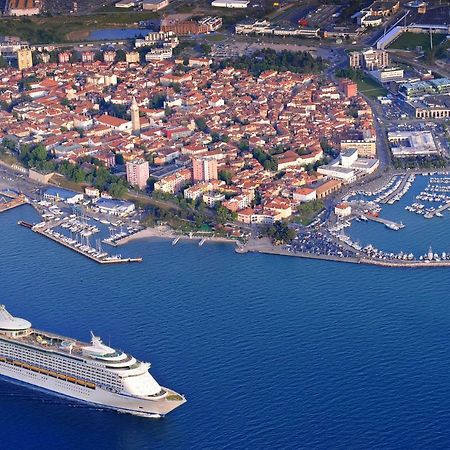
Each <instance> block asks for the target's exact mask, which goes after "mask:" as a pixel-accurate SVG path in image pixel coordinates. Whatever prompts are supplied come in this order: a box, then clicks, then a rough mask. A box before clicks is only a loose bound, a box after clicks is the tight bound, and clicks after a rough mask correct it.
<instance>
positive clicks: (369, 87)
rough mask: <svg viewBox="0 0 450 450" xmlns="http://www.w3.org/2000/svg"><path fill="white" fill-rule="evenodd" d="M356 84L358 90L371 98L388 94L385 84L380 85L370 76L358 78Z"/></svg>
mask: <svg viewBox="0 0 450 450" xmlns="http://www.w3.org/2000/svg"><path fill="white" fill-rule="evenodd" d="M356 84H357V85H358V91H359V92H361V93H362V94H364V95H366V96H367V97H370V98H377V97H380V96H384V95H386V94H387V90H386V89H385V88H384V87H383V86H380V85H379V84H378V83H377V82H376V81H375V80H372V78H369V77H368V76H365V77H364V78H361V79H358V80H356Z"/></svg>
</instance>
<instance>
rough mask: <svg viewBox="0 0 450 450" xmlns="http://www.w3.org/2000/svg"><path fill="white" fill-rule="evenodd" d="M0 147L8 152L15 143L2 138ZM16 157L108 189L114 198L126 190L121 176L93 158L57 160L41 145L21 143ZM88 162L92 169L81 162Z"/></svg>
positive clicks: (26, 164) (25, 163)
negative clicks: (71, 160) (72, 160)
mask: <svg viewBox="0 0 450 450" xmlns="http://www.w3.org/2000/svg"><path fill="white" fill-rule="evenodd" d="M2 147H3V149H5V150H8V151H10V152H16V151H17V149H16V144H15V142H14V141H12V140H10V139H7V138H5V139H3V141H2ZM18 158H19V160H20V162H21V163H22V164H23V165H24V166H25V167H33V168H36V169H38V170H42V171H44V172H58V173H60V174H61V175H64V176H65V177H66V178H67V179H68V180H70V181H74V182H75V183H86V184H90V185H93V186H95V187H97V188H98V189H100V190H101V191H108V192H109V194H110V195H112V196H113V197H116V198H120V197H123V196H124V195H125V194H126V192H127V188H128V187H127V183H126V181H125V180H124V179H123V178H120V177H118V176H116V175H113V174H112V173H111V172H110V171H109V170H108V169H107V168H106V167H104V166H103V165H102V164H101V162H100V161H98V160H97V159H95V158H92V157H87V158H81V159H80V160H79V161H78V163H77V164H73V163H70V162H68V161H61V162H58V161H56V160H55V159H54V156H53V155H52V154H51V153H49V152H47V150H46V149H45V147H44V146H43V145H40V144H38V145H28V144H25V145H21V146H20V148H19V150H18ZM84 162H87V163H90V166H91V168H92V170H84V169H83V168H82V166H81V164H82V163H84Z"/></svg>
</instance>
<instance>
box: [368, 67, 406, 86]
mask: <svg viewBox="0 0 450 450" xmlns="http://www.w3.org/2000/svg"><path fill="white" fill-rule="evenodd" d="M370 75H371V76H372V77H373V78H375V79H376V80H377V81H378V82H379V83H389V82H391V81H403V78H404V70H403V69H400V68H398V67H389V68H386V69H379V70H372V71H370Z"/></svg>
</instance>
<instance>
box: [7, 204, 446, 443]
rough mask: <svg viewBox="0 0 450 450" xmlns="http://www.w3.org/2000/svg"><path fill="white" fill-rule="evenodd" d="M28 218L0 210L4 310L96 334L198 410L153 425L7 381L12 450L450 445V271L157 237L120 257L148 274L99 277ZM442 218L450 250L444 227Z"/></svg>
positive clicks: (103, 272)
mask: <svg viewBox="0 0 450 450" xmlns="http://www.w3.org/2000/svg"><path fill="white" fill-rule="evenodd" d="M400 209H402V208H400ZM447 214H449V213H447ZM393 218H395V217H393ZM417 218H418V219H421V220H422V221H424V219H423V218H422V217H417ZM19 219H25V220H27V219H28V220H30V221H36V219H37V217H36V216H35V213H34V211H33V210H32V209H31V208H28V207H22V208H19V209H16V210H12V211H9V212H6V213H3V214H0V230H1V237H0V270H1V280H2V281H1V283H2V285H1V286H2V289H1V300H0V301H1V302H2V303H5V304H7V306H8V308H9V310H10V311H11V312H12V313H14V314H16V315H18V316H19V317H25V318H27V319H29V320H30V321H31V322H32V323H33V324H34V326H36V327H40V328H43V329H47V330H52V331H55V332H60V333H62V334H65V335H68V336H74V337H77V338H80V339H87V338H88V333H89V330H93V331H94V332H95V333H97V334H99V335H101V336H102V337H103V338H104V340H105V341H106V342H109V341H110V342H111V345H113V346H116V347H119V348H122V349H124V350H126V351H127V352H130V353H131V354H133V355H135V356H136V357H139V358H141V359H144V360H147V361H150V362H151V363H152V365H153V367H152V373H153V374H154V376H155V377H156V379H157V380H158V381H159V382H160V383H161V384H163V385H167V386H169V387H171V388H173V389H175V390H177V391H179V392H181V393H184V394H185V395H186V396H187V399H188V403H187V404H185V405H183V406H182V407H180V408H179V409H177V410H175V411H174V412H173V413H171V414H169V415H168V416H167V417H166V418H164V419H162V420H157V421H152V420H148V419H142V418H139V417H133V416H130V415H122V414H118V413H115V412H111V411H100V410H98V409H96V408H95V407H93V406H89V405H84V404H82V403H78V402H76V401H73V400H67V399H63V398H59V397H56V396H52V395H48V394H45V393H43V392H40V391H37V390H32V389H29V388H26V387H24V386H21V385H15V384H12V383H9V382H6V381H3V380H0V410H1V411H2V421H1V432H2V440H1V444H0V446H1V448H5V449H12V448H27V449H48V448H63V449H86V448H96V449H244V448H249V447H252V448H257V449H266V448H267V449H269V448H270V449H274V448H283V449H298V448H302V449H372V448H373V449H407V448H414V449H430V448H433V449H444V448H448V447H449V446H450V427H449V423H450V345H449V342H450V299H449V295H448V290H449V289H448V288H449V285H450V271H449V270H445V269H444V270H442V269H441V270H439V269H423V270H417V269H404V270H402V269H387V268H378V267H371V266H362V265H361V266H359V265H351V264H340V263H333V262H326V261H316V260H304V259H299V258H289V257H282V256H272V255H259V254H246V255H237V254H235V253H234V252H233V248H232V246H231V245H227V244H209V243H206V244H205V245H204V246H203V247H198V246H197V245H195V244H193V243H190V242H180V243H178V244H177V245H176V246H172V245H170V242H167V241H158V240H145V241H144V240H141V241H135V242H133V243H130V244H129V245H127V246H126V247H123V248H122V249H121V250H120V251H121V252H122V253H123V254H125V253H126V254H129V255H133V256H138V255H140V256H143V257H144V262H143V263H142V264H137V265H116V266H110V267H104V266H100V265H97V264H95V263H93V262H91V261H89V260H87V259H85V258H83V257H82V256H79V255H77V254H74V253H73V252H71V251H70V250H67V249H65V248H63V247H61V246H58V245H57V244H55V243H54V242H51V241H49V240H46V239H45V238H43V237H42V236H39V235H37V234H34V233H32V232H30V230H28V229H25V228H23V227H20V226H18V225H17V224H16V222H17V220H19ZM411 220H415V217H412V219H411ZM431 223H435V224H436V225H434V226H436V227H441V229H440V230H435V231H433V233H440V234H439V235H440V236H442V237H444V238H445V240H446V242H443V244H445V243H447V242H448V237H447V236H448V234H447V231H448V223H449V222H448V220H447V218H442V219H433V220H432V221H431ZM427 224H428V222H427ZM358 225H361V227H362V226H368V227H372V226H373V227H377V225H378V224H358ZM376 229H377V230H380V228H379V227H378V228H376ZM407 229H408V227H407V228H405V230H402V231H401V232H397V233H396V232H391V235H390V236H397V238H396V239H399V240H401V236H402V232H403V231H405V232H406V230H407ZM411 229H412V227H411ZM363 230H367V228H366V229H363ZM382 231H383V232H384V230H382ZM363 234H364V233H363ZM363 237H364V238H365V236H364V235H363ZM392 239H393V238H392ZM426 245H428V242H426Z"/></svg>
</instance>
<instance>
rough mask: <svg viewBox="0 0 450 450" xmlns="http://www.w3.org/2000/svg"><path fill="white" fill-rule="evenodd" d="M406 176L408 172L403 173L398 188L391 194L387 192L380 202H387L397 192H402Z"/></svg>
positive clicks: (406, 179)
mask: <svg viewBox="0 0 450 450" xmlns="http://www.w3.org/2000/svg"><path fill="white" fill-rule="evenodd" d="M408 178H409V175H408V174H406V175H404V176H403V179H402V181H401V183H400V185H399V186H398V188H397V189H396V190H395V191H394V192H392V194H389V195H388V196H387V197H386V198H385V199H383V200H381V201H380V203H384V204H386V203H389V201H390V200H392V199H393V198H394V197H395V196H396V195H397V194H398V193H399V192H402V190H403V189H404V187H405V184H406V182H407V181H408Z"/></svg>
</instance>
